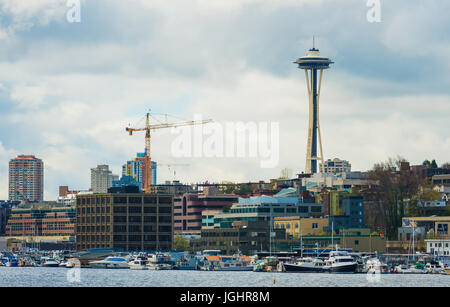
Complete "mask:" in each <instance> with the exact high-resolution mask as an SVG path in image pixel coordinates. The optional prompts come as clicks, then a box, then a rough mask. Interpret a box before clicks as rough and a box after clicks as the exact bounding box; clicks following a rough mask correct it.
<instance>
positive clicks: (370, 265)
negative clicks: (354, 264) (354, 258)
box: [362, 258, 390, 274]
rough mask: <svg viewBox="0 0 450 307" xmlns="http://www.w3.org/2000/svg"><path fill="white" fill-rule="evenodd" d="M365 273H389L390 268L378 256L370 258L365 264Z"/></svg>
mask: <svg viewBox="0 0 450 307" xmlns="http://www.w3.org/2000/svg"><path fill="white" fill-rule="evenodd" d="M362 272H364V273H372V274H389V273H390V272H389V268H388V265H387V264H386V263H382V262H381V261H380V260H379V259H378V258H371V259H368V260H367V261H366V263H365V265H364V269H363V271H362Z"/></svg>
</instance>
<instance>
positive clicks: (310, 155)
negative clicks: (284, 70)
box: [294, 44, 333, 174]
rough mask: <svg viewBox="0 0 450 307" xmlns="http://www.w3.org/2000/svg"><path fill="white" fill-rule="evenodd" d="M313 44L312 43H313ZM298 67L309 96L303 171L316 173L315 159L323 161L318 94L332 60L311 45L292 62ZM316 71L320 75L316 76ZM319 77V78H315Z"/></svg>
mask: <svg viewBox="0 0 450 307" xmlns="http://www.w3.org/2000/svg"><path fill="white" fill-rule="evenodd" d="M313 45H314V44H313ZM294 63H295V64H298V68H300V69H303V70H304V71H305V75H306V85H307V89H308V96H309V126H308V142H307V151H306V168H305V173H307V174H314V173H317V160H320V161H322V163H323V160H324V159H323V151H322V137H321V134H320V123H319V96H320V88H321V85H322V73H323V70H324V69H328V68H330V64H333V62H332V61H331V60H330V59H328V58H326V57H323V56H321V55H320V52H319V49H316V48H315V46H313V48H312V49H309V51H308V54H307V55H306V56H304V57H301V58H299V59H298V60H297V61H295V62H294ZM318 72H319V73H320V76H318ZM318 78H319V80H317V79H318ZM317 137H318V138H319V146H320V156H319V155H318V153H317Z"/></svg>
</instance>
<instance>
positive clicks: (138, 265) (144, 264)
mask: <svg viewBox="0 0 450 307" xmlns="http://www.w3.org/2000/svg"><path fill="white" fill-rule="evenodd" d="M128 265H129V266H130V269H131V270H148V269H149V267H148V259H147V257H145V256H137V257H136V258H134V259H132V260H131V261H130V262H128Z"/></svg>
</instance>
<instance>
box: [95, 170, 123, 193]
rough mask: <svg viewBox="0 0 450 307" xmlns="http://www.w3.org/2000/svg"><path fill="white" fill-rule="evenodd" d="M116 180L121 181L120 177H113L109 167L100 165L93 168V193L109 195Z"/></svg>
mask: <svg viewBox="0 0 450 307" xmlns="http://www.w3.org/2000/svg"><path fill="white" fill-rule="evenodd" d="M114 180H119V176H118V175H113V173H112V172H111V171H110V170H109V166H108V165H98V166H97V167H95V168H91V189H92V192H93V193H107V192H108V189H109V188H110V187H112V182H113V181H114Z"/></svg>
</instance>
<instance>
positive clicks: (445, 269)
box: [442, 267, 450, 275]
mask: <svg viewBox="0 0 450 307" xmlns="http://www.w3.org/2000/svg"><path fill="white" fill-rule="evenodd" d="M442 270H443V271H444V274H445V275H450V267H447V268H443V269H442Z"/></svg>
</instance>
